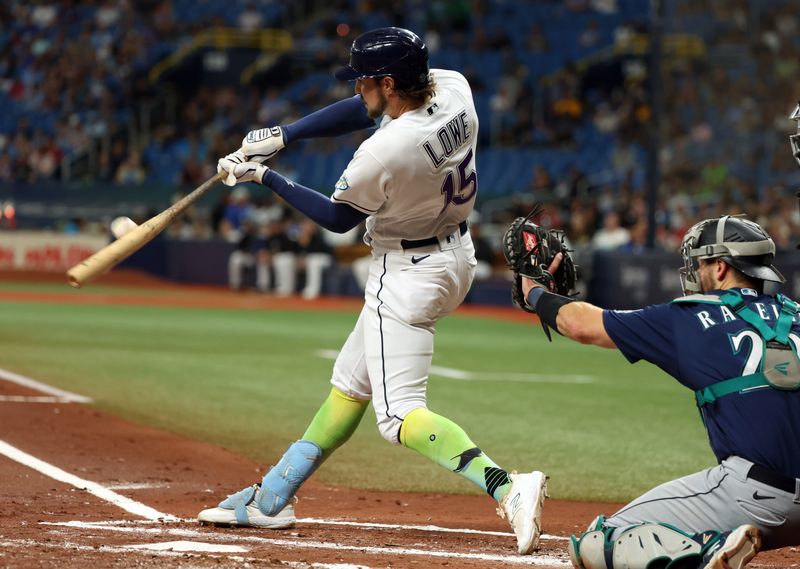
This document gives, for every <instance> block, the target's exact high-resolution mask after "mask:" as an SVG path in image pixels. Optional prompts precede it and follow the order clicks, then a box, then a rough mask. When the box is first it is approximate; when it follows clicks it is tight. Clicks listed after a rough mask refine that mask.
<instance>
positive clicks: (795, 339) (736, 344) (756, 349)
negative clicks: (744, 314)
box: [731, 330, 800, 375]
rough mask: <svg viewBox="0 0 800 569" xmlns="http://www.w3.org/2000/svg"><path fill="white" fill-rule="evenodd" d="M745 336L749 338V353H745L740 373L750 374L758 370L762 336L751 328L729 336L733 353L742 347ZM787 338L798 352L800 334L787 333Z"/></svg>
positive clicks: (799, 349)
mask: <svg viewBox="0 0 800 569" xmlns="http://www.w3.org/2000/svg"><path fill="white" fill-rule="evenodd" d="M745 338H747V339H749V340H750V353H749V354H747V359H746V360H745V363H744V369H742V375H752V374H754V373H756V372H758V370H759V367H760V366H761V360H762V359H763V358H764V338H762V337H761V336H760V335H759V334H758V333H756V332H753V331H752V330H743V331H741V332H739V333H738V334H736V335H734V336H731V346H732V347H733V353H734V354H738V353H739V350H741V349H742V342H743V340H744V339H745ZM789 340H791V341H792V343H793V344H794V347H795V349H796V350H797V351H798V352H800V336H797V335H796V334H789Z"/></svg>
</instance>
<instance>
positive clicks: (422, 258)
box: [411, 255, 430, 265]
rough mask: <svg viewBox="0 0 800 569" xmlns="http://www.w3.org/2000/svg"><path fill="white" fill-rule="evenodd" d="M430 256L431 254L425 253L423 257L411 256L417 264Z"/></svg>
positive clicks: (412, 260)
mask: <svg viewBox="0 0 800 569" xmlns="http://www.w3.org/2000/svg"><path fill="white" fill-rule="evenodd" d="M428 257H430V255H423V256H422V257H411V262H412V263H413V264H415V265H416V264H417V263H419V262H420V261H424V260H425V259H427V258H428Z"/></svg>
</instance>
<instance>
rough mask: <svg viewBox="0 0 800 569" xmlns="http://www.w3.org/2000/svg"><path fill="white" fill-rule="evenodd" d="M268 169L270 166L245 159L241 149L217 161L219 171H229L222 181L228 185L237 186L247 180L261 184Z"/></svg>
mask: <svg viewBox="0 0 800 569" xmlns="http://www.w3.org/2000/svg"><path fill="white" fill-rule="evenodd" d="M267 170H269V168H268V167H266V166H264V165H263V164H259V163H258V162H247V161H245V159H244V153H243V152H242V150H241V149H240V150H237V151H236V152H234V153H232V154H228V155H227V156H226V157H225V158H220V159H219V161H218V162H217V172H226V173H227V175H226V176H225V177H224V178H223V179H222V183H223V184H225V185H226V186H235V185H236V184H243V183H245V182H255V183H257V184H260V183H261V179H262V178H263V177H264V174H266V173H267Z"/></svg>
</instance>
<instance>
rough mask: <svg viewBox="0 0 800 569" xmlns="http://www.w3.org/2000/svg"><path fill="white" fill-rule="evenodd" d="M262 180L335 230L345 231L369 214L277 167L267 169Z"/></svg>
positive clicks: (314, 218) (295, 206) (317, 220)
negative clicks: (292, 179) (303, 182)
mask: <svg viewBox="0 0 800 569" xmlns="http://www.w3.org/2000/svg"><path fill="white" fill-rule="evenodd" d="M261 183H262V184H264V185H265V186H267V187H268V188H271V189H272V191H273V192H275V193H276V194H278V195H279V196H280V197H282V198H283V199H284V200H286V201H287V202H288V203H289V205H291V206H292V207H294V208H295V209H296V210H297V211H299V212H300V213H302V214H304V215H305V216H307V217H308V218H309V219H311V220H312V221H314V222H316V223H317V224H318V225H320V226H321V227H324V228H325V229H328V230H329V231H333V232H334V233H345V232H346V231H350V230H351V229H353V228H354V227H355V226H356V225H358V224H359V223H361V222H362V221H364V220H365V219H366V218H367V214H366V213H363V212H360V211H358V210H357V209H355V208H353V207H351V206H349V205H347V204H343V203H334V202H332V201H331V200H330V198H328V196H326V195H324V194H321V193H319V192H317V191H315V190H312V189H311V188H307V187H305V186H303V185H301V184H298V183H296V182H293V181H291V180H288V179H286V178H284V177H283V176H281V175H280V174H278V173H277V172H276V171H274V170H267V173H266V174H264V178H263V179H262V180H261Z"/></svg>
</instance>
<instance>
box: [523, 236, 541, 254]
mask: <svg viewBox="0 0 800 569" xmlns="http://www.w3.org/2000/svg"><path fill="white" fill-rule="evenodd" d="M522 238H523V239H524V240H525V250H526V251H533V249H534V248H535V247H536V246H537V245H538V244H539V240H538V239H537V238H536V235H534V234H533V233H528V232H527V231H523V232H522Z"/></svg>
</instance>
